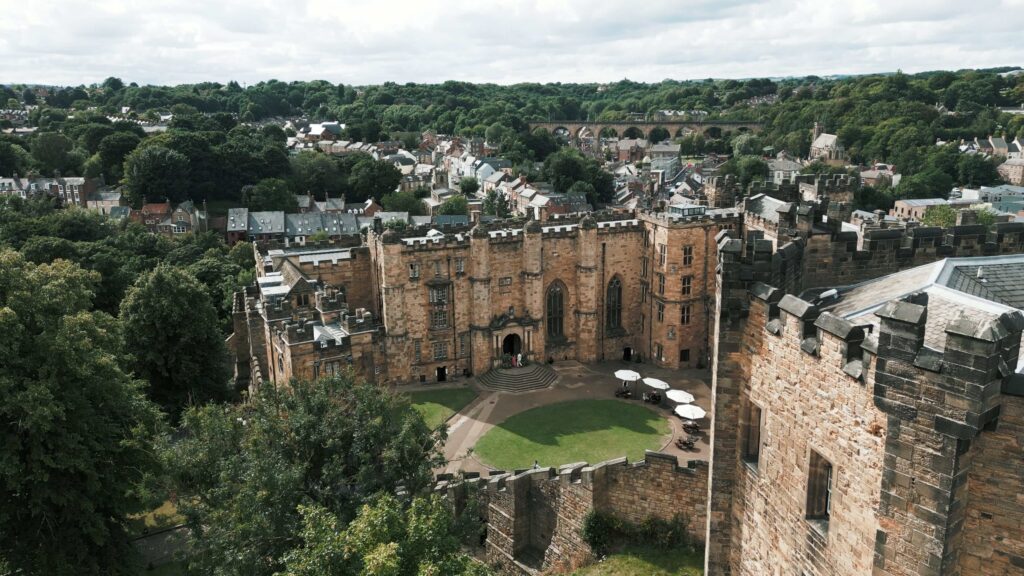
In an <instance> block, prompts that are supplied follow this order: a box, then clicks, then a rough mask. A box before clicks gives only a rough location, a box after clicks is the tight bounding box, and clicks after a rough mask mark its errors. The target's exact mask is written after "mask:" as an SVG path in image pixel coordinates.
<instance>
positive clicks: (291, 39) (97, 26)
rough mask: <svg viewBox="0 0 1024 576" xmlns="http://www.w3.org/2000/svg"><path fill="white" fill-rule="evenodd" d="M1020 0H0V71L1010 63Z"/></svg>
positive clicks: (749, 73)
mask: <svg viewBox="0 0 1024 576" xmlns="http://www.w3.org/2000/svg"><path fill="white" fill-rule="evenodd" d="M1022 31H1024V0H845V1H843V0H776V1H772V2H751V1H744V0H674V1H669V0H633V1H623V0H613V1H605V0H446V1H440V0H411V1H406V0H387V1H385V0H359V1H356V0H63V1H62V0H0V63H2V64H0V82H5V83H9V82H26V83H47V84H90V83H94V82H101V81H102V80H103V79H104V78H106V77H107V76H118V77H120V78H122V79H123V80H124V81H125V82H133V81H134V82H138V83H140V84H146V83H149V84H177V83H184V82H197V81H206V80H211V81H218V82H226V81H228V80H237V81H239V82H244V83H252V82H257V81H259V80H266V79H270V78H276V79H279V80H312V79H325V80H329V81H331V82H336V83H337V82H343V83H346V84H377V83H381V82H385V81H395V82H399V83H404V82H441V81H444V80H450V79H454V80H466V81H473V82H498V83H514V82H524V81H531V82H532V81H536V82H559V81H561V82H604V81H615V80H620V79H623V78H629V79H631V80H639V81H658V80H662V79H665V78H675V79H694V78H697V79H700V78H708V77H715V78H724V77H728V78H745V77H755V76H756V77H761V76H773V77H774V76H790V75H806V74H818V75H828V74H857V73H866V72H885V71H893V70H896V69H902V70H904V71H906V72H919V71H923V70H935V69H958V68H979V67H991V66H1006V65H1024V50H1022V46H1024V43H1022V37H1024V32H1022Z"/></svg>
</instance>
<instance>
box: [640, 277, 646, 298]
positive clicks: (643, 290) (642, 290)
mask: <svg viewBox="0 0 1024 576" xmlns="http://www.w3.org/2000/svg"><path fill="white" fill-rule="evenodd" d="M640 302H647V282H641V283H640Z"/></svg>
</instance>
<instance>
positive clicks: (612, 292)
mask: <svg viewBox="0 0 1024 576" xmlns="http://www.w3.org/2000/svg"><path fill="white" fill-rule="evenodd" d="M605 307H606V308H607V310H606V313H605V324H606V325H607V327H608V328H611V329H615V328H621V327H622V282H621V281H620V280H619V278H618V277H615V278H612V281H611V282H609V283H608V295H607V297H606V298H605Z"/></svg>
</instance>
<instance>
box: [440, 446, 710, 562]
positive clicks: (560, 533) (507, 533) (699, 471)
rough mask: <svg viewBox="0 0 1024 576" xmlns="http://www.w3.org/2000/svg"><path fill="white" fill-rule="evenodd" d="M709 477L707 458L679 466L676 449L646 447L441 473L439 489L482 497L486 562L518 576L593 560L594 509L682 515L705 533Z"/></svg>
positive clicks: (628, 516) (631, 516)
mask: <svg viewBox="0 0 1024 576" xmlns="http://www.w3.org/2000/svg"><path fill="white" fill-rule="evenodd" d="M707 478H708V468H707V464H706V463H704V462H696V461H694V462H690V463H689V464H688V466H687V467H685V468H681V467H679V465H678V464H677V461H676V458H675V457H674V456H669V455H667V454H661V453H657V452H647V454H646V457H645V459H644V460H642V461H640V462H635V463H629V462H628V461H627V460H626V459H625V458H620V459H617V460H611V461H608V462H602V463H600V464H596V465H594V466H590V465H588V464H587V463H585V462H580V463H576V464H568V465H565V466H562V467H560V468H557V469H555V468H540V469H532V470H526V471H523V472H519V473H516V474H510V473H499V474H496V475H494V476H492V477H490V478H488V479H480V478H476V479H471V480H459V481H451V480H442V481H441V482H439V483H438V487H437V489H438V490H439V491H443V492H445V493H446V494H447V495H448V496H449V498H450V499H451V501H452V502H453V503H454V504H455V505H458V503H459V502H462V501H464V500H465V498H466V493H467V491H469V490H472V491H473V492H474V493H475V494H476V495H477V496H478V497H479V498H480V499H481V508H482V511H483V517H484V520H485V522H486V523H487V539H486V543H485V545H486V557H487V561H488V563H490V564H492V565H493V566H496V567H498V569H499V570H500V571H501V572H502V573H505V574H513V575H517V576H518V575H520V574H528V573H529V571H528V569H527V568H526V567H529V568H530V569H542V570H548V569H570V568H574V567H577V566H581V565H583V564H585V563H588V562H589V561H591V560H592V559H593V552H592V550H591V549H590V547H589V546H588V545H587V543H586V542H585V541H584V540H583V535H582V530H583V526H584V522H585V520H586V517H587V515H588V514H589V513H590V512H591V511H595V510H596V511H600V512H604V513H608V514H611V515H613V516H616V517H618V518H620V519H623V520H626V521H629V522H633V523H641V522H643V521H644V520H646V519H648V518H651V517H656V518H661V519H665V520H669V519H671V518H673V517H674V516H675V515H679V514H681V515H684V516H685V517H686V520H687V526H688V530H689V532H690V535H691V537H693V538H694V539H695V540H698V541H699V540H702V539H703V535H704V524H705V518H704V510H705V497H706V494H707ZM524 566H525V567H524Z"/></svg>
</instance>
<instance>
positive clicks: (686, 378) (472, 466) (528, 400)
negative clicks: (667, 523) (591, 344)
mask: <svg viewBox="0 0 1024 576" xmlns="http://www.w3.org/2000/svg"><path fill="white" fill-rule="evenodd" d="M553 368H554V369H555V371H557V372H558V376H559V379H558V381H557V382H556V383H555V384H553V385H552V386H551V387H550V388H546V389H543V390H534V391H530V392H523V393H519V394H511V393H504V392H493V391H490V390H486V389H482V388H480V387H479V386H478V385H477V383H476V381H475V380H474V379H470V380H469V382H468V385H469V386H472V387H474V388H475V389H476V390H477V391H478V392H480V396H478V397H477V399H476V400H474V401H473V402H471V403H470V404H469V405H467V406H466V407H465V408H463V409H462V410H461V411H459V412H458V413H457V414H455V415H453V416H452V417H451V418H450V419H449V420H448V441H447V442H446V443H445V448H444V455H445V460H446V461H447V464H446V465H445V466H444V467H443V468H442V469H439V470H438V472H448V473H456V472H459V471H463V472H478V473H482V474H485V475H486V474H487V472H489V471H490V470H491V468H490V467H488V466H487V465H485V464H483V463H482V462H480V461H479V460H477V459H476V458H475V457H473V455H472V447H473V446H474V445H475V444H476V442H477V440H479V439H480V437H481V436H483V435H484V434H486V433H487V432H488V431H489V430H490V429H491V428H493V427H494V426H495V425H497V424H500V423H501V422H504V421H505V420H506V419H507V418H509V417H510V416H512V415H514V414H518V413H520V412H523V411H524V410H529V409H531V408H536V407H538V406H546V405H548V404H554V403H557V402H567V401H570V400H580V399H584V398H599V399H615V397H614V392H615V389H616V387H617V386H618V385H619V382H618V381H617V380H616V379H615V376H614V372H615V371H616V370H619V369H621V368H630V369H633V370H636V371H637V372H640V374H642V375H643V376H651V377H654V378H660V379H662V380H664V381H665V382H668V383H669V384H670V385H671V386H672V387H673V388H677V389H681V390H686V391H687V392H689V393H691V394H693V396H694V397H695V400H694V404H696V405H698V406H700V407H701V408H704V409H705V410H707V411H708V412H709V415H708V418H705V419H704V420H703V421H702V424H703V425H704V427H705V428H707V427H708V426H709V422H710V420H709V419H710V412H711V410H710V404H711V388H710V386H709V381H710V374H709V372H708V371H707V370H669V369H664V368H656V367H653V366H649V365H647V364H632V363H627V362H622V361H613V362H602V363H599V364H580V363H579V362H556V363H555V364H554V365H553ZM634 386H639V387H638V388H636V390H637V397H639V394H640V392H642V391H643V390H644V389H645V388H646V387H645V386H643V384H641V383H639V382H638V383H636V384H634ZM417 389H418V390H422V389H423V387H422V385H420V386H419V387H418V388H417ZM410 391H411V390H410ZM618 401H619V402H635V403H638V404H641V405H643V406H645V407H647V408H649V409H651V410H653V411H656V412H658V413H660V414H662V415H664V417H665V418H667V419H668V420H669V423H670V427H671V431H672V433H671V436H668V435H666V436H665V437H664V438H663V439H662V440H663V447H662V452H665V453H668V454H674V455H676V456H677V457H678V458H679V460H680V462H686V461H687V460H708V459H709V458H710V454H711V448H710V446H709V444H708V436H707V434H706V433H703V434H701V436H700V440H699V441H698V443H697V446H696V447H695V449H694V450H691V451H684V450H680V449H678V448H676V446H675V439H676V438H680V437H682V436H685V433H684V432H683V431H682V427H681V422H680V420H679V419H678V418H676V417H675V416H673V415H672V413H671V410H672V408H674V407H675V406H676V404H675V403H674V402H669V401H667V400H666V401H665V402H664V404H663V405H662V406H652V405H650V404H643V403H642V402H641V401H640V400H618Z"/></svg>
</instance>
